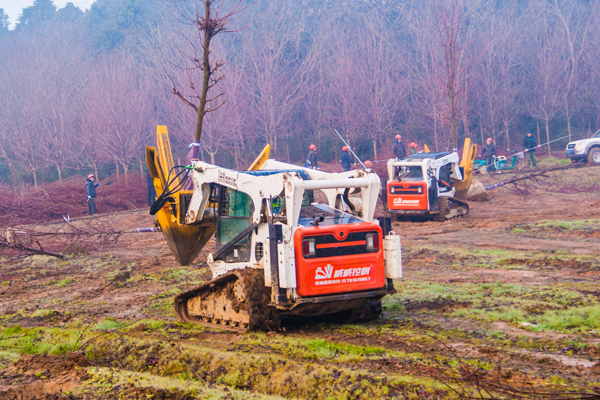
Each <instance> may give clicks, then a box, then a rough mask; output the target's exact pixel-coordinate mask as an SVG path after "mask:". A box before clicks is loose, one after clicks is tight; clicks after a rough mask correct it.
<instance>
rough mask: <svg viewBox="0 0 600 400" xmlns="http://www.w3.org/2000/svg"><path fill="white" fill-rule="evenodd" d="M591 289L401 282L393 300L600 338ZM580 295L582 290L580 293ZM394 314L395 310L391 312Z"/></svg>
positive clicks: (598, 309) (599, 308)
mask: <svg viewBox="0 0 600 400" xmlns="http://www.w3.org/2000/svg"><path fill="white" fill-rule="evenodd" d="M586 287H587V286H585V285H572V286H570V287H569V286H566V285H556V286H524V285H516V284H503V283H500V282H498V283H495V284H480V285H474V284H469V283H465V284H447V285H444V284H440V283H429V282H410V281H401V282H398V293H396V294H394V295H392V296H388V297H389V299H388V300H387V302H388V303H391V304H395V303H398V304H399V305H395V306H394V307H400V306H403V307H404V308H406V309H408V308H410V309H419V304H423V305H424V306H427V304H429V303H431V302H433V301H434V300H437V299H440V298H441V299H446V300H452V301H455V302H461V303H470V305H471V306H470V307H469V308H461V309H458V310H455V311H453V312H452V314H451V315H453V316H457V317H470V318H473V319H476V320H480V321H484V322H494V321H506V322H510V323H513V324H516V325H519V324H521V323H525V322H526V323H528V324H531V325H530V326H527V329H530V330H537V331H555V332H564V333H568V332H571V333H581V332H589V331H593V332H598V330H600V302H598V301H597V299H596V297H595V296H593V295H588V294H583V293H581V292H580V291H579V290H582V291H583V292H585V290H584V289H586ZM574 289H579V290H574ZM388 311H389V308H388Z"/></svg>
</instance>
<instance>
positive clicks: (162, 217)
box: [146, 126, 216, 265]
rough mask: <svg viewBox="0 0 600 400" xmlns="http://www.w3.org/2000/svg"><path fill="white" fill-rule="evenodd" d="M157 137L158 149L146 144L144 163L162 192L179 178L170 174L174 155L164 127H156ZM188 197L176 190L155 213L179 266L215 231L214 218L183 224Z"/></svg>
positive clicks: (189, 195)
mask: <svg viewBox="0 0 600 400" xmlns="http://www.w3.org/2000/svg"><path fill="white" fill-rule="evenodd" d="M156 139H157V140H156V141H157V145H158V148H154V147H146V164H147V165H148V171H150V175H151V176H152V178H153V179H154V187H155V189H156V193H163V191H165V189H167V190H170V189H173V188H175V187H176V186H177V185H178V184H179V181H178V179H176V178H174V176H175V173H174V172H171V176H170V177H169V172H170V171H171V169H172V168H173V156H172V153H171V143H170V141H169V133H168V132H167V127H166V126H158V127H157V130H156ZM169 183H170V184H169ZM191 196H192V192H191V191H179V192H177V193H175V194H174V195H173V196H171V197H172V201H167V202H166V203H165V205H164V207H163V208H161V209H160V210H158V212H157V213H156V217H157V220H158V224H159V225H160V227H161V229H162V232H163V235H164V236H165V239H166V240H167V244H168V245H169V248H170V249H171V252H172V253H173V255H174V256H175V259H176V260H177V262H179V263H180V264H181V265H188V264H190V263H191V261H192V260H193V259H194V258H195V257H196V256H197V255H198V253H199V252H200V251H201V250H202V248H203V247H204V246H205V245H206V243H207V242H208V241H209V240H210V238H211V237H212V235H213V234H214V233H215V230H216V227H215V224H214V221H213V220H202V222H201V223H200V224H191V225H186V224H184V221H185V214H186V211H187V204H189V200H190V198H191Z"/></svg>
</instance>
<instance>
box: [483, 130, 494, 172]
mask: <svg viewBox="0 0 600 400" xmlns="http://www.w3.org/2000/svg"><path fill="white" fill-rule="evenodd" d="M484 155H485V165H486V166H487V171H488V172H493V171H494V169H495V168H494V158H495V157H496V146H495V145H494V143H492V138H487V140H486V141H485V146H483V151H482V152H481V156H482V157H483V156H484Z"/></svg>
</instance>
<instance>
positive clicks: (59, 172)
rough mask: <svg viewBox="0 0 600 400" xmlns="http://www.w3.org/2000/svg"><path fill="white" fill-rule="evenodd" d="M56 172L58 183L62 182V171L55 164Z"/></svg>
mask: <svg viewBox="0 0 600 400" xmlns="http://www.w3.org/2000/svg"><path fill="white" fill-rule="evenodd" d="M56 171H57V172H58V181H59V182H62V169H61V168H60V165H58V164H56Z"/></svg>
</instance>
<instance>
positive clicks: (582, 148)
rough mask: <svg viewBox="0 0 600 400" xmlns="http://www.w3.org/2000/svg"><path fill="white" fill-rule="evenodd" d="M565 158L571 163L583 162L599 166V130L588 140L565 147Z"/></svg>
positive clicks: (578, 141)
mask: <svg viewBox="0 0 600 400" xmlns="http://www.w3.org/2000/svg"><path fill="white" fill-rule="evenodd" d="M566 150H567V157H568V158H570V159H571V161H575V162H578V161H584V162H589V163H590V164H595V165H600V130H599V131H598V132H596V133H595V134H594V135H593V136H592V137H590V138H589V139H581V140H576V141H574V142H571V143H569V144H568V145H567V149H566Z"/></svg>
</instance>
